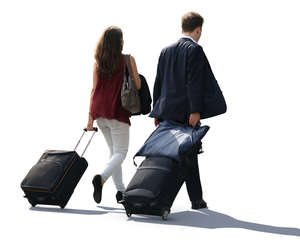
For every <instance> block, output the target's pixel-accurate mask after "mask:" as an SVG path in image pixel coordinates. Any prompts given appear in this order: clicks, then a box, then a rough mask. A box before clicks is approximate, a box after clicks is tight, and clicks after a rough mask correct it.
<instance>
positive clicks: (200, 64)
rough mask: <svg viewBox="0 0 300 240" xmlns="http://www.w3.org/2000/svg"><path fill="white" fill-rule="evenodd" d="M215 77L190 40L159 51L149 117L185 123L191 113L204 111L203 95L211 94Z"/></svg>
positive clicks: (200, 51) (199, 50)
mask: <svg viewBox="0 0 300 240" xmlns="http://www.w3.org/2000/svg"><path fill="white" fill-rule="evenodd" d="M211 78H214V76H213V73H212V71H211V69H210V66H209V63H208V60H207V58H206V56H205V53H204V52H203V49H202V47H201V46H200V45H198V44H197V43H195V42H193V41H192V40H191V39H189V38H184V37H183V38H181V39H180V40H179V41H178V42H176V43H174V44H172V45H171V46H169V47H166V48H164V49H163V50H162V51H161V54H160V57H159V61H158V66H157V75H156V79H155V84H154V90H153V110H152V112H151V113H150V117H154V118H158V119H160V120H174V121H178V122H182V123H188V120H189V115H190V113H194V112H199V113H200V117H201V112H202V111H203V108H204V106H203V98H204V95H209V94H213V92H214V89H215V86H214V84H213V81H211Z"/></svg>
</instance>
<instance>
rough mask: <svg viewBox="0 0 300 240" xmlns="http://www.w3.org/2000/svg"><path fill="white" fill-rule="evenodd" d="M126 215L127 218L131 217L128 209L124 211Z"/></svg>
mask: <svg viewBox="0 0 300 240" xmlns="http://www.w3.org/2000/svg"><path fill="white" fill-rule="evenodd" d="M126 215H127V217H131V212H130V211H129V210H128V209H126Z"/></svg>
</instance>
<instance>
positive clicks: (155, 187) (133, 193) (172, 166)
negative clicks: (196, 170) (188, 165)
mask: <svg viewBox="0 0 300 240" xmlns="http://www.w3.org/2000/svg"><path fill="white" fill-rule="evenodd" d="M183 182H184V180H183V171H182V168H181V166H180V164H179V163H178V161H175V160H173V159H171V158H166V157H148V158H146V159H145V160H144V161H143V162H142V163H141V165H140V166H139V167H138V169H137V171H136V173H135V175H134V176H133V178H132V180H131V181H130V183H129V184H128V186H127V188H126V190H125V192H124V194H123V201H121V203H122V204H123V206H124V208H125V211H126V214H127V216H128V217H130V216H131V214H148V215H156V216H161V217H162V219H163V220H167V218H168V215H169V213H170V210H171V206H172V204H173V202H174V200H175V198H176V196H177V193H178V192H179V190H180V188H181V186H182V184H183Z"/></svg>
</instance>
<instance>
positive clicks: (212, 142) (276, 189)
mask: <svg viewBox="0 0 300 240" xmlns="http://www.w3.org/2000/svg"><path fill="white" fill-rule="evenodd" d="M298 2H299V1H292V0H287V1H275V0H273V1H253V0H252V1H238V0H237V1H233V0H227V1H213V0H209V1H201V0H198V1H188V0H185V1H175V0H173V1H87V0H86V1H75V0H73V1H63V0H61V1H54V0H52V1H42V0H39V1H38V0H37V1H32V0H27V1H14V0H7V1H5V0H1V2H0V30H1V36H0V81H1V86H0V91H1V92H0V110H1V120H0V121H1V124H0V128H1V129H0V130H1V131H0V133H1V138H0V139H1V174H0V178H1V180H0V186H1V198H0V199H1V200H0V201H1V205H0V207H1V209H0V210H1V212H0V215H1V220H2V223H1V231H0V235H1V239H19V238H21V239H54V238H56V239H104V238H105V239H109V238H111V237H113V238H116V237H119V238H125V239H127V238H128V239H129V238H130V239H158V238H159V237H164V238H172V239H184V238H186V239H187V238H190V239H196V238H197V239H198V238H199V239H293V238H297V239H298V238H299V236H300V207H299V203H300V191H299V182H300V176H299V166H300V164H299V160H300V157H299V134H300V127H299V120H300V114H299V112H300V111H299V102H300V94H299V90H300V87H299V80H300V79H299V77H300V74H299V56H300V47H299V42H300V34H299V24H300V16H299V6H298ZM191 10H193V11H197V12H199V13H200V14H201V15H202V16H203V17H204V19H205V23H204V25H203V33H202V37H201V39H200V42H199V43H200V44H201V45H202V46H203V48H204V51H205V52H206V54H207V57H208V59H209V61H210V64H211V67H212V69H213V71H214V74H215V76H216V78H217V80H218V82H219V84H220V86H221V88H222V90H223V93H224V96H225V98H226V100H227V104H228V112H227V113H226V114H225V115H222V116H219V117H216V118H214V119H208V120H205V121H202V123H203V124H207V125H209V126H210V127H211V129H210V131H209V132H208V134H207V136H206V137H205V139H204V140H203V146H204V151H205V153H204V154H202V155H200V157H199V167H200V175H201V180H202V185H203V191H204V198H205V200H206V201H207V203H208V206H209V210H203V211H194V210H191V209H190V203H189V199H188V197H187V193H186V189H185V186H183V188H182V189H181V191H180V193H179V195H178V196H177V199H176V200H175V202H174V205H173V208H172V212H173V214H171V215H170V216H169V220H168V221H167V222H164V221H162V220H161V219H160V218H159V217H153V216H136V215H133V216H132V218H131V219H127V217H126V215H125V213H124V211H123V209H122V208H121V207H120V206H118V205H117V204H116V203H115V197H114V195H115V193H116V191H115V189H114V186H113V184H112V181H111V180H109V181H108V182H107V183H106V185H105V187H104V192H103V200H102V202H101V204H100V205H96V204H95V203H94V202H93V199H92V185H91V179H92V177H93V175H94V174H97V173H98V172H99V170H100V169H101V166H102V165H103V163H104V161H105V159H106V158H107V156H108V149H107V147H106V145H105V143H104V139H103V137H102V136H101V134H97V136H96V137H95V138H94V140H93V142H92V143H91V145H90V148H89V149H88V151H87V153H86V155H85V157H86V159H87V160H88V162H89V168H88V169H87V171H86V173H85V174H84V176H83V178H82V180H81V181H80V183H79V184H78V186H77V188H76V191H75V192H74V195H73V196H72V198H71V200H70V202H69V204H68V205H67V207H66V209H65V210H60V209H58V208H56V207H47V206H44V207H43V206H39V207H37V208H31V206H30V205H29V203H28V202H27V201H26V199H23V198H22V196H23V193H22V191H21V188H20V182H21V181H22V179H23V178H24V176H25V175H26V173H27V172H28V170H29V169H30V168H31V166H32V165H33V164H34V163H35V162H36V161H37V160H38V158H39V157H40V155H41V154H42V152H43V151H44V150H45V149H72V148H73V147H74V145H75V143H76V141H77V139H78V138H79V136H80V134H81V130H82V128H83V127H84V126H85V125H86V121H87V116H88V105H89V96H90V90H91V87H92V67H93V62H94V60H93V54H94V49H95V47H96V44H97V41H98V39H99V37H100V35H101V34H102V32H103V30H104V29H105V28H106V27H107V26H109V25H117V26H119V27H121V28H122V30H123V32H124V40H125V46H124V53H130V54H132V55H133V56H134V57H135V59H136V62H137V66H138V70H139V72H140V73H142V74H143V75H145V76H146V78H147V80H148V84H149V86H150V89H151V91H152V88H153V83H154V78H155V73H156V66H157V60H158V56H159V53H160V50H161V49H162V48H163V47H165V46H167V45H169V44H171V43H173V42H175V41H176V40H177V39H178V38H179V37H180V34H181V29H180V19H181V16H182V15H183V14H184V13H186V12H187V11H191ZM131 121H132V127H131V129H130V130H131V136H130V149H129V152H128V157H127V159H126V160H125V162H124V164H123V167H124V179H125V183H126V184H127V183H128V182H129V181H130V179H131V177H132V175H133V174H134V172H135V168H134V166H133V164H132V156H133V155H134V154H135V152H136V151H137V150H138V149H139V148H140V147H141V145H142V144H143V142H144V141H145V140H146V138H147V137H148V136H149V134H150V133H151V132H152V131H153V130H154V125H153V120H152V119H149V118H147V117H146V116H143V117H134V118H132V119H131ZM183 230H184V231H183ZM4 235H5V237H4Z"/></svg>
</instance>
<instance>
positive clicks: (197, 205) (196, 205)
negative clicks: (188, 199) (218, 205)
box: [192, 199, 207, 209]
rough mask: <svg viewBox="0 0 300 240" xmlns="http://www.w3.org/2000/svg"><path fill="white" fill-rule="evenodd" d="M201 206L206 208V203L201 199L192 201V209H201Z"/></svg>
mask: <svg viewBox="0 0 300 240" xmlns="http://www.w3.org/2000/svg"><path fill="white" fill-rule="evenodd" d="M201 208H207V204H206V202H205V201H204V200H203V199H201V200H200V201H192V209H201Z"/></svg>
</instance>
